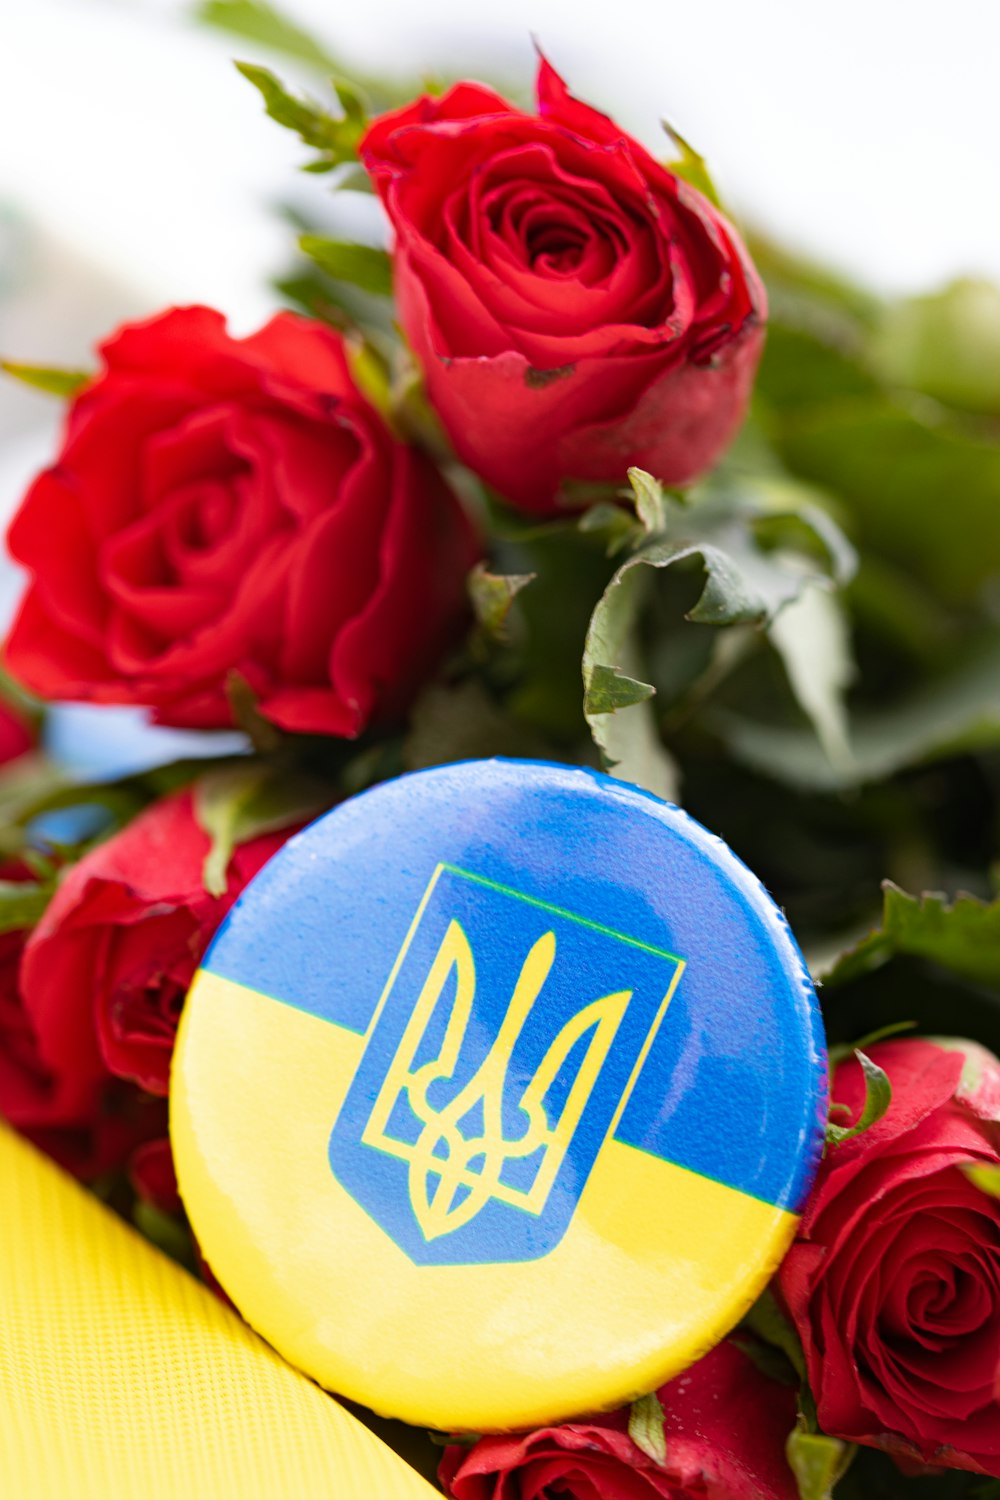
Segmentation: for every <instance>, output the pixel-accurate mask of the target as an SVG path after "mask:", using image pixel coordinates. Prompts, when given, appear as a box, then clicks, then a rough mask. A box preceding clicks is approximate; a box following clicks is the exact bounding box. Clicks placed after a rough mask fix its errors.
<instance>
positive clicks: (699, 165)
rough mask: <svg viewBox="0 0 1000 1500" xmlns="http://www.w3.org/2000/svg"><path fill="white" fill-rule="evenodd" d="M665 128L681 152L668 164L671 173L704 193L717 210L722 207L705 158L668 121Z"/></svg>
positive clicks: (664, 124) (664, 122) (673, 143)
mask: <svg viewBox="0 0 1000 1500" xmlns="http://www.w3.org/2000/svg"><path fill="white" fill-rule="evenodd" d="M663 128H664V130H665V131H666V132H667V135H668V136H669V137H670V140H671V143H672V145H674V146H676V148H677V151H678V152H679V155H678V156H677V158H676V159H675V160H674V161H670V162H668V163H667V166H668V167H669V169H670V171H671V172H673V173H674V175H675V176H676V177H682V178H683V179H684V181H685V182H689V183H690V184H691V186H692V187H696V188H697V189H698V191H699V193H703V194H704V195H705V197H706V198H707V199H708V201H709V202H710V203H714V204H715V206H716V208H719V207H721V204H720V202H719V194H718V192H717V191H716V187H715V183H714V182H713V181H712V175H711V173H710V172H709V170H708V166H707V164H706V162H705V158H704V157H703V156H701V155H699V153H698V152H697V151H696V150H695V149H694V147H693V146H692V145H691V144H690V143H689V142H688V141H686V140H685V139H684V137H683V136H682V135H681V133H680V131H678V130H675V129H674V127H673V126H672V125H669V124H668V123H667V121H666V120H664V121H663Z"/></svg>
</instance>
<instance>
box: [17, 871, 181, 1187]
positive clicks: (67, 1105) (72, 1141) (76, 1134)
mask: <svg viewBox="0 0 1000 1500" xmlns="http://www.w3.org/2000/svg"><path fill="white" fill-rule="evenodd" d="M0 878H2V879H3V880H5V881H7V880H24V881H27V880H30V879H31V875H30V872H29V871H28V870H27V869H25V868H24V867H23V866H21V865H10V864H8V865H6V866H4V867H3V869H2V870H0ZM27 937H28V934H27V932H26V931H15V932H5V933H3V934H0V1115H2V1116H3V1118H4V1119H5V1120H7V1121H9V1123H10V1124H11V1125H13V1126H14V1127H15V1128H16V1129H17V1130H20V1131H21V1133H22V1134H23V1135H26V1136H27V1137H28V1138H29V1139H30V1140H32V1141H34V1143H35V1145H36V1146H38V1147H40V1148H41V1150H43V1151H46V1152H47V1153H48V1154H49V1155H50V1156H53V1157H55V1159H56V1160H57V1161H58V1162H59V1163H60V1164H61V1165H62V1166H64V1167H65V1168H66V1169H67V1170H68V1171H71V1172H74V1173H76V1175H77V1176H79V1177H86V1178H93V1177H98V1176H100V1175H101V1173H103V1172H107V1171H110V1170H111V1169H112V1168H115V1167H119V1166H121V1165H122V1163H123V1162H124V1161H125V1160H126V1159H127V1157H128V1156H129V1155H130V1153H131V1152H132V1150H133V1148H134V1147H135V1146H136V1144H137V1142H142V1141H145V1140H147V1139H149V1138H150V1137H151V1136H153V1135H157V1134H159V1133H161V1132H162V1131H163V1130H164V1128H165V1126H166V1109H165V1107H164V1104H163V1101H162V1100H160V1099H149V1098H147V1097H143V1096H140V1095H139V1092H138V1090H136V1089H131V1088H129V1087H128V1086H127V1085H125V1084H122V1083H120V1082H119V1081H118V1080H117V1079H114V1078H112V1077H111V1075H110V1074H109V1073H108V1072H107V1070H106V1069H105V1070H103V1071H102V1072H100V1073H98V1074H96V1075H95V1073H94V1072H93V1070H92V1069H91V1068H89V1067H87V1068H86V1069H84V1070H80V1069H78V1068H76V1067H75V1066H74V1063H73V1059H72V1058H69V1059H67V1060H65V1062H64V1064H63V1065H61V1066H59V1067H56V1068H54V1067H52V1066H50V1065H49V1064H48V1063H47V1062H46V1061H45V1060H44V1059H43V1057H42V1054H41V1050H40V1047H39V1039H38V1035H37V1033H36V1031H35V1028H34V1026H33V1025H32V1022H31V1018H30V1017H29V1015H28V1014H27V1012H26V1010H25V1008H24V1004H23V1001H22V998H21V989H20V966H21V956H22V953H23V951H24V945H25V941H26V939H27Z"/></svg>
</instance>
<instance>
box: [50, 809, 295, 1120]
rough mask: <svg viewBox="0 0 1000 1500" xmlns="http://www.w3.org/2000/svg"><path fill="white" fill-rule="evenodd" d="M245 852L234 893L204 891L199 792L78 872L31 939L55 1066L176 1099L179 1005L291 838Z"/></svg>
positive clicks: (126, 834) (149, 818)
mask: <svg viewBox="0 0 1000 1500" xmlns="http://www.w3.org/2000/svg"><path fill="white" fill-rule="evenodd" d="M290 832H291V830H290V829H284V830H283V831H282V832H280V833H269V834H263V835H262V836H261V837H259V838H255V839H251V840H250V841H249V842H247V843H244V844H241V845H239V846H238V847H237V848H236V850H235V852H234V854H233V858H232V860H231V862H230V865H229V870H228V885H227V888H226V893H225V895H224V896H210V895H209V894H208V892H207V891H206V890H205V887H204V883H203V874H202V870H203V865H204V862H205V856H206V854H207V853H208V849H209V840H208V836H207V834H205V833H204V832H203V831H202V829H201V827H200V826H199V825H198V823H197V822H196V821H195V816H194V810H193V805H192V798H191V793H190V792H188V791H185V792H180V793H177V794H175V795H173V796H171V797H167V798H165V799H164V800H163V801H161V802H155V803H153V804H152V806H150V807H148V808H147V809H146V810H145V812H142V813H140V815H139V816H138V817H137V818H136V819H135V820H134V821H133V822H131V823H129V824H128V825H127V826H126V827H125V828H123V829H122V831H121V832H120V833H117V834H115V836H114V837H113V838H110V839H108V840H107V842H106V843H103V844H99V845H98V846H97V848H96V849H93V850H92V851H91V852H90V853H89V854H87V855H85V857H84V858H83V859H82V860H80V862H79V864H77V865H75V866H74V867H73V869H72V870H70V872H69V874H68V875H67V876H66V879H65V880H64V881H63V882H62V884H61V885H60V886H59V889H58V890H57V892H56V894H55V896H54V897H53V899H52V901H51V903H50V905H49V907H48V909H47V910H46V912H45V915H44V916H43V917H42V919H41V921H40V922H39V924H38V926H37V927H36V928H35V931H34V932H33V933H32V935H31V937H30V938H29V939H28V942H27V945H26V947H25V951H24V958H23V960H22V964H21V988H22V993H23V996H24V1005H25V1009H26V1010H27V1012H28V1015H29V1017H30V1019H31V1021H32V1023H33V1025H34V1027H35V1029H36V1031H37V1034H38V1037H39V1041H40V1044H41V1049H42V1053H43V1055H44V1057H45V1059H46V1062H47V1063H48V1064H49V1065H50V1066H51V1067H53V1068H67V1069H68V1068H72V1069H73V1070H74V1072H75V1073H76V1074H77V1075H78V1076H81V1077H83V1078H87V1077H90V1078H95V1079H98V1078H101V1077H103V1076H104V1075H105V1073H106V1072H107V1071H108V1070H110V1071H111V1072H112V1073H113V1074H116V1075H117V1076H118V1077H120V1078H127V1079H131V1080H133V1081H134V1082H136V1083H138V1084H140V1085H141V1086H142V1088H144V1089H147V1090H148V1091H149V1092H150V1093H153V1094H166V1092H167V1087H168V1082H169V1076H170V1058H171V1054H172V1052H173V1046H174V1038H175V1036H176V1032H177V1022H178V1020H179V1018H180V1013H181V1007H182V1005H183V1003H184V997H185V995H186V994H187V990H188V986H189V985H190V983H191V980H192V978H193V977H194V972H195V969H196V968H197V967H198V964H199V962H200V960H201V958H202V955H203V954H204V952H205V950H206V948H207V947H208V944H209V942H210V941H211V938H212V936H213V934H214V933H215V930H216V928H217V927H218V926H219V923H220V922H221V921H222V919H223V917H224V916H225V915H226V913H227V912H228V910H229V908H230V907H231V906H232V904H233V902H234V901H235V900H236V898H237V896H238V895H239V894H240V892H241V891H242V889H243V887H244V886H245V885H246V884H247V882H248V881H249V880H250V879H252V877H253V876H254V875H256V873H257V871H258V870H259V869H260V868H261V866H262V865H263V864H265V863H266V861H267V860H269V859H270V857H271V855H272V854H274V853H275V852H276V851H277V849H279V848H280V846H281V845H282V844H283V843H284V841H285V840H286V839H287V838H288V837H289V834H290Z"/></svg>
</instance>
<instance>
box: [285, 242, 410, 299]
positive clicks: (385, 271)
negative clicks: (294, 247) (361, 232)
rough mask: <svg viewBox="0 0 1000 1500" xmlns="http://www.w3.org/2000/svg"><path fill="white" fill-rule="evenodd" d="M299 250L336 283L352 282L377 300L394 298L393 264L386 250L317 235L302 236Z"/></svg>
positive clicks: (351, 283)
mask: <svg viewBox="0 0 1000 1500" xmlns="http://www.w3.org/2000/svg"><path fill="white" fill-rule="evenodd" d="M299 249H300V250H301V251H302V252H303V254H305V255H308V256H309V258H310V260H314V261H315V262H316V264H317V265H318V266H320V267H321V268H322V269H323V270H324V271H325V272H326V273H327V275H328V276H332V277H333V279H334V280H335V281H346V282H349V283H350V285H351V286H356V287H359V288H360V289H361V291H363V292H369V293H371V295H373V296H376V297H388V296H390V295H391V294H392V262H391V261H390V259H389V257H388V255H387V254H386V252H385V251H384V250H378V249H376V248H375V246H373V245H354V244H351V242H350V241H349V240H330V239H324V238H323V237H322V236H321V235H315V234H304V235H302V236H301V237H300V239H299Z"/></svg>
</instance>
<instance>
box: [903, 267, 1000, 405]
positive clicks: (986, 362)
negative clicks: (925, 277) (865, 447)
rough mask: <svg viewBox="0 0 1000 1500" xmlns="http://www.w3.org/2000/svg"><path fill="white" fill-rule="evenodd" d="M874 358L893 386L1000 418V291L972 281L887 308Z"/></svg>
mask: <svg viewBox="0 0 1000 1500" xmlns="http://www.w3.org/2000/svg"><path fill="white" fill-rule="evenodd" d="M873 356H874V359H875V363H876V367H877V369H878V370H879V372H880V373H881V374H882V375H883V376H884V378H885V379H886V381H887V382H889V383H890V384H892V385H899V386H903V387H906V388H908V389H909V390H911V391H922V392H923V393H924V394H926V395H928V396H933V397H934V398H935V399H936V400H938V401H941V402H944V403H945V404H946V405H948V406H952V407H956V408H958V409H959V410H961V411H967V412H980V413H982V414H983V415H984V416H994V417H995V416H1000V287H996V286H994V285H993V284H992V283H991V282H988V281H974V280H971V279H969V278H966V279H965V280H962V281H955V282H952V284H951V286H948V287H945V289H944V290H943V291H941V292H935V293H933V294H932V295H930V296H926V297H912V298H910V299H909V300H907V301H905V302H898V303H896V304H895V306H890V307H888V308H886V310H885V313H884V315H883V317H882V320H881V323H880V325H879V327H878V330H877V332H876V335H875V339H874V343H873Z"/></svg>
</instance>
